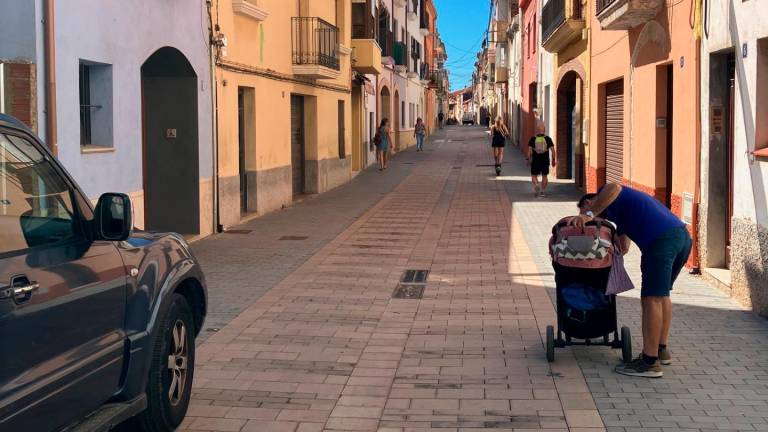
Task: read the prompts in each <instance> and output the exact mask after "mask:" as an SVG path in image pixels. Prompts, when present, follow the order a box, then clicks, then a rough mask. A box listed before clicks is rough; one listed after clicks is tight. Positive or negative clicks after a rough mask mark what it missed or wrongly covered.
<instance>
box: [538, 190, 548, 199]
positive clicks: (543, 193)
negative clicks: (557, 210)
mask: <svg viewBox="0 0 768 432" xmlns="http://www.w3.org/2000/svg"><path fill="white" fill-rule="evenodd" d="M539 196H540V197H542V198H543V197H545V196H547V194H546V192H544V191H543V190H542V191H541V192H539Z"/></svg>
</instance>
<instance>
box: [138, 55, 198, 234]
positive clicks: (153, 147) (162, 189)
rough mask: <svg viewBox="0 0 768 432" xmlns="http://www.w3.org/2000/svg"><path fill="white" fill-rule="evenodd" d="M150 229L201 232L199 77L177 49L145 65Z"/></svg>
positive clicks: (145, 149)
mask: <svg viewBox="0 0 768 432" xmlns="http://www.w3.org/2000/svg"><path fill="white" fill-rule="evenodd" d="M141 100H142V135H143V141H144V142H143V152H144V158H143V160H144V227H145V229H147V230H152V231H175V232H178V233H182V234H198V233H199V232H200V180H199V178H200V176H199V168H200V167H199V166H200V164H199V143H198V124H197V122H198V117H197V74H196V73H195V70H194V69H193V68H192V65H191V64H190V63H189V61H187V58H186V57H185V56H184V54H182V53H181V52H180V51H179V50H177V49H176V48H171V47H163V48H160V49H159V50H157V51H155V52H154V53H153V54H152V55H151V56H150V57H149V58H148V59H147V61H145V62H144V64H143V65H142V66H141Z"/></svg>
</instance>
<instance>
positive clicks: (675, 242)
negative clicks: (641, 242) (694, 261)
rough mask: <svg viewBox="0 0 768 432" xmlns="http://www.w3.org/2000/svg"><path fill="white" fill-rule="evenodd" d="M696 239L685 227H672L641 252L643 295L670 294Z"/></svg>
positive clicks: (641, 295)
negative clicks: (693, 239)
mask: <svg viewBox="0 0 768 432" xmlns="http://www.w3.org/2000/svg"><path fill="white" fill-rule="evenodd" d="M692 245H693V242H692V241H691V236H690V235H688V230H687V229H685V227H678V228H673V229H670V230H669V231H667V232H666V233H664V234H662V235H661V236H659V238H657V239H656V240H655V241H654V243H653V245H651V247H649V248H648V249H646V250H643V251H642V254H641V257H640V270H641V271H642V273H643V285H642V287H641V289H640V297H669V293H670V291H672V285H673V284H674V283H675V280H676V279H677V276H678V275H680V271H681V270H682V269H683V266H684V265H685V263H686V261H688V256H689V255H690V254H691V247H692Z"/></svg>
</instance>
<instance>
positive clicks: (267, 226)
mask: <svg viewBox="0 0 768 432" xmlns="http://www.w3.org/2000/svg"><path fill="white" fill-rule="evenodd" d="M491 165H492V159H491V154H490V150H489V147H488V143H487V134H486V130H485V129H483V128H479V127H450V128H447V129H444V130H443V131H440V132H438V133H436V134H434V135H433V136H432V137H431V139H430V140H428V142H427V144H426V146H425V151H424V152H423V153H415V152H414V151H413V150H412V149H409V150H408V151H406V152H404V153H401V154H398V155H397V156H396V157H395V158H394V159H393V161H392V164H391V166H390V168H389V169H388V170H387V171H385V172H378V171H376V170H375V169H368V170H366V171H364V172H362V173H361V174H360V175H358V177H357V178H355V179H354V180H353V181H352V182H351V183H349V184H347V185H344V186H341V187H339V188H337V189H335V190H333V191H331V192H329V193H326V194H324V195H322V196H318V197H314V198H309V199H306V200H304V201H302V202H299V203H297V204H295V205H293V206H291V207H289V208H286V209H284V210H281V211H278V212H275V213H272V214H270V215H268V216H266V217H262V218H259V219H256V220H253V221H251V222H249V223H246V224H244V225H242V226H239V227H237V230H239V233H227V234H220V235H216V236H213V237H210V238H208V239H205V240H202V241H200V242H198V243H196V244H194V245H193V248H194V249H195V252H196V254H197V256H198V258H199V259H200V260H201V262H202V265H203V268H204V270H205V272H206V276H207V278H208V282H209V295H210V308H211V310H210V311H209V318H208V321H207V322H206V326H205V329H204V331H203V333H204V334H203V335H202V336H203V338H204V341H203V342H202V343H200V345H199V347H198V350H197V354H196V356H197V358H196V371H195V381H194V391H193V401H192V405H191V407H190V411H189V414H188V415H187V418H186V419H185V421H184V423H183V424H182V428H181V430H194V431H288V432H294V431H297V432H310V431H326V430H327V431H342V430H343V431H386V432H390V431H391V432H395V431H402V432H405V431H425V430H440V431H470V430H471V431H480V430H508V431H512V430H514V431H523V430H548V431H561V430H562V431H565V430H570V431H580V432H587V431H599V430H609V431H625V430H626V431H630V430H644V431H661V430H768V323H766V322H765V321H764V320H762V319H760V318H758V317H757V316H756V315H753V314H752V313H750V312H747V311H746V310H744V309H743V308H741V307H740V306H738V305H737V303H736V302H735V301H733V300H731V299H729V298H728V297H727V296H726V295H724V294H722V293H720V292H719V291H717V290H715V289H714V288H711V287H710V286H709V285H707V284H705V283H704V282H702V281H701V280H700V279H698V278H696V277H693V276H689V275H687V274H684V275H682V276H681V279H680V281H679V282H678V284H677V285H676V288H675V291H674V294H673V302H674V303H675V304H676V309H675V318H674V322H673V328H672V339H671V346H670V348H671V350H672V352H673V353H674V356H675V357H674V360H675V362H674V364H673V365H672V366H668V367H665V369H664V372H665V375H664V378H663V379H659V380H645V379H638V378H629V377H620V376H618V375H616V374H614V373H613V371H612V368H613V365H614V364H616V363H617V362H618V361H619V358H620V353H619V352H616V351H612V350H610V349H607V348H601V347H589V348H583V349H571V348H569V349H564V350H558V352H557V360H556V362H555V363H553V364H551V365H550V364H548V363H547V361H546V359H545V355H544V347H543V343H542V336H543V333H544V328H545V326H546V325H548V324H554V323H555V309H554V307H553V304H552V296H553V294H554V292H553V287H554V284H553V280H552V276H553V274H552V270H551V266H550V264H549V260H548V256H547V246H546V242H547V240H548V238H549V234H550V230H551V227H552V225H553V224H554V223H555V222H556V221H557V220H558V219H559V218H560V217H562V216H565V215H568V214H572V213H573V212H574V210H575V201H576V199H578V194H577V193H576V191H575V189H574V188H573V186H572V185H571V184H569V183H555V184H553V185H552V187H551V190H550V192H551V193H550V194H549V196H548V197H547V198H538V199H537V198H534V197H533V194H532V192H531V188H530V183H529V176H528V175H527V169H526V167H525V166H524V164H523V162H522V157H521V156H520V155H519V154H518V153H517V152H516V150H514V149H509V148H508V149H507V159H506V162H505V164H504V172H503V174H502V176H501V177H493V176H491V173H492V170H493V167H492V166H491ZM638 256H639V255H638V254H637V252H636V251H634V253H633V254H632V255H630V258H629V259H628V266H629V268H630V272H631V273H632V274H633V278H634V279H635V281H636V283H639V277H637V276H638V268H639V259H638ZM409 269H412V270H428V271H429V274H428V278H427V281H426V285H425V287H424V291H423V298H421V299H419V298H404V299H401V298H393V292H394V291H395V289H396V288H397V287H398V283H399V282H400V280H401V278H402V277H403V274H404V272H406V270H409ZM637 291H639V290H634V291H631V292H630V293H629V294H628V295H626V296H622V297H621V298H620V299H619V308H620V318H619V320H620V324H623V325H628V326H630V327H631V328H632V331H633V336H634V340H633V342H634V345H635V352H639V347H640V343H641V336H640V329H639V298H638V296H639V292H637Z"/></svg>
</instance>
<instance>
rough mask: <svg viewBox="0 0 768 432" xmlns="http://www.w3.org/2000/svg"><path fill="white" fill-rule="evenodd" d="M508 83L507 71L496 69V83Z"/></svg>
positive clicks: (501, 68) (502, 68)
mask: <svg viewBox="0 0 768 432" xmlns="http://www.w3.org/2000/svg"><path fill="white" fill-rule="evenodd" d="M507 81H509V70H508V69H507V68H506V67H499V66H497V67H496V82H497V83H505V82H507Z"/></svg>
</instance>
